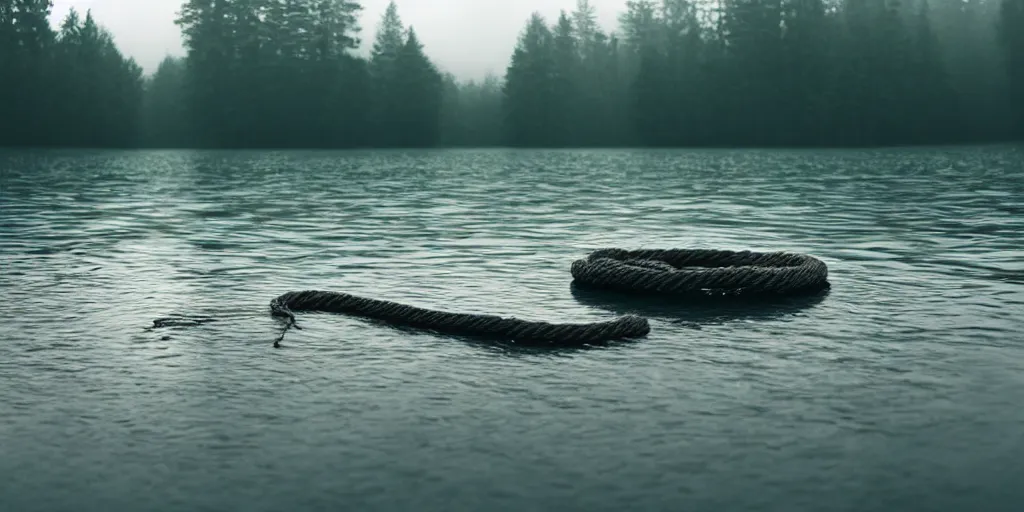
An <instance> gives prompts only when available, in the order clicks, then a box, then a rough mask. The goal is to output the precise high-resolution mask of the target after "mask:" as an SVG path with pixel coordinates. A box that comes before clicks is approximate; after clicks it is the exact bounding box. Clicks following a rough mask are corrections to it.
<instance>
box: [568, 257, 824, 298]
mask: <svg viewBox="0 0 1024 512" xmlns="http://www.w3.org/2000/svg"><path fill="white" fill-rule="evenodd" d="M571 272H572V276H573V278H574V279H575V281H576V282H577V283H580V284H582V285H589V286H593V287H598V288H606V289H613V290H618V291H627V292H641V293H645V294H658V293H663V294H676V295H678V294H686V295H719V296H753V295H795V294H803V293H813V292H817V291H821V290H824V289H826V288H828V287H829V282H828V267H827V266H826V265H825V263H824V262H823V261H821V260H819V259H817V258H815V257H813V256H808V255H806V254H799V253H789V252H753V251H726V250H708V249H643V250H633V251H630V250H625V249H601V250H598V251H594V252H592V253H591V254H590V255H589V256H588V257H587V258H586V259H582V260H576V261H574V262H573V264H572V267H571Z"/></svg>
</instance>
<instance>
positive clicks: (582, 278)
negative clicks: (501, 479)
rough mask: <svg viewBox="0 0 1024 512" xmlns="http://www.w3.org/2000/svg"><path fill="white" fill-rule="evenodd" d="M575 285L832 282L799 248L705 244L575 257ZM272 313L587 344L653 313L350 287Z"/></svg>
mask: <svg viewBox="0 0 1024 512" xmlns="http://www.w3.org/2000/svg"><path fill="white" fill-rule="evenodd" d="M570 270H571V273H572V276H573V278H574V279H575V283H576V284H580V285H585V286H592V287H597V288H607V289H614V290H619V291H631V292H642V293H645V294H650V295H654V294H663V293H669V294H676V295H680V294H683V295H686V294H691V295H700V296H708V295H717V296H763V295H793V294H799V293H807V292H817V291H821V290H824V289H825V288H828V286H829V283H828V281H827V278H828V268H827V267H826V265H825V263H824V262H822V261H821V260H819V259H817V258H814V257H811V256H808V255H804V254H796V253H786V252H767V253H762V252H751V251H724V250H705V249H645V250H635V251H630V250H625V249H601V250H598V251H594V252H593V253H591V254H590V255H589V256H588V257H587V258H586V259H583V260H577V261H574V262H573V264H572V267H571V269H570ZM270 311H271V314H272V315H273V316H275V317H277V318H279V319H282V320H283V321H284V324H285V325H284V328H283V329H282V331H281V335H280V336H278V338H277V339H276V340H275V341H274V347H280V342H281V341H282V340H283V339H284V335H285V334H286V333H287V332H288V329H290V328H291V327H295V328H296V329H299V328H300V327H299V326H298V324H297V323H296V320H295V313H294V312H295V311H323V312H329V313H348V314H353V315H356V316H362V317H366V318H373V319H377V320H383V321H385V322H388V323H391V324H396V325H405V326H409V327H417V328H423V329H430V330H434V331H436V332H441V333H446V334H454V335H462V336H480V337H488V338H502V339H506V340H511V341H513V342H515V343H518V344H540V345H548V346H580V345H589V344H599V343H605V342H608V341H611V340H616V339H623V338H636V337H642V336H646V335H647V333H649V332H650V325H649V324H648V321H647V319H646V318H643V317H640V316H636V315H626V316H623V317H620V318H618V319H616V320H610V321H606V322H595V323H588V324H554V323H548V322H539V321H527V320H520V319H517V318H504V317H500V316H494V315H477V314H466V313H449V312H444V311H436V310H430V309H423V308H418V307H415V306H408V305H405V304H398V303H396V302H390V301H386V300H378V299H369V298H364V297H357V296H355V295H349V294H347V293H339V292H330V291H320V290H306V291H300V292H288V293H285V294H284V295H281V296H280V297H277V298H275V299H274V300H272V301H271V302H270Z"/></svg>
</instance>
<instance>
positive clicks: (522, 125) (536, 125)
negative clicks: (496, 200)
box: [503, 13, 560, 146]
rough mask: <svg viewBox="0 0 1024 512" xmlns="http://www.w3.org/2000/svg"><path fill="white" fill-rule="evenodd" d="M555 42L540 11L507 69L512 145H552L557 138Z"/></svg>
mask: <svg viewBox="0 0 1024 512" xmlns="http://www.w3.org/2000/svg"><path fill="white" fill-rule="evenodd" d="M554 68H555V55H554V42H553V36H552V34H551V30H550V29H549V28H548V25H547V22H546V21H545V20H544V17H543V16H541V15H540V13H533V15H532V16H531V17H530V20H529V21H528V22H527V24H526V28H525V29H524V30H523V32H522V34H521V35H520V36H519V41H518V44H517V45H516V48H515V50H514V51H513V53H512V62H511V63H510V64H509V66H508V69H507V70H506V72H505V85H504V102H503V114H504V129H505V140H506V142H507V143H508V144H510V145H512V146H552V145H555V144H554V142H555V141H556V140H557V137H558V136H557V135H556V133H555V132H557V131H558V126H559V122H560V119H558V117H557V116H558V114H557V111H558V109H557V106H556V105H555V92H554V86H553V77H554V75H555V69H554Z"/></svg>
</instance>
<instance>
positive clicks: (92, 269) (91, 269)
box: [89, 267, 103, 272]
mask: <svg viewBox="0 0 1024 512" xmlns="http://www.w3.org/2000/svg"><path fill="white" fill-rule="evenodd" d="M101 268H103V267H96V268H90V269H89V272H95V271H97V270H99V269H101Z"/></svg>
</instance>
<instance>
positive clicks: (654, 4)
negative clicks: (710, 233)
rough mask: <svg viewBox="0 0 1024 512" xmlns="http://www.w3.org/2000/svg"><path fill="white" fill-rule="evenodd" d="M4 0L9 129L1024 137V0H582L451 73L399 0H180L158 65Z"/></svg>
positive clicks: (105, 35)
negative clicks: (484, 64)
mask: <svg viewBox="0 0 1024 512" xmlns="http://www.w3.org/2000/svg"><path fill="white" fill-rule="evenodd" d="M51 8H52V5H51V2H50V0H0V98H2V99H3V100H2V101H0V146H44V147H54V146H56V147H195V148H243V147H244V148H288V147H317V148H354V147H436V146H446V147H451V146H515V147H587V146H595V147H596V146H665V147H669V146H865V145H907V144H947V143H973V142H987V141H1004V140H1011V139H1017V140H1024V0H930V1H929V0H658V1H655V0H629V1H627V2H625V7H624V9H623V11H622V12H621V13H620V14H619V24H618V25H619V26H618V27H617V30H616V31H613V32H606V31H604V30H603V29H602V28H601V27H600V26H599V24H598V23H597V13H596V12H595V9H594V7H593V6H592V5H591V4H590V2H589V1H588V0H577V5H576V7H575V9H574V10H573V11H572V12H566V11H562V12H561V13H560V15H559V16H558V17H557V18H556V19H554V20H547V19H545V18H544V17H543V16H541V15H540V14H533V15H532V16H531V17H530V18H529V19H528V20H527V21H526V24H525V26H524V28H523V30H522V32H521V33H520V35H519V38H518V41H517V42H516V45H515V49H514V51H513V53H512V55H511V57H510V61H509V63H508V66H507V68H506V70H505V73H504V76H502V77H497V76H488V77H487V78H485V79H483V80H478V81H472V80H471V81H459V80H457V79H456V78H455V77H454V76H452V75H451V74H450V73H446V72H444V71H443V70H440V69H439V68H438V66H437V65H436V64H435V63H433V62H432V61H431V59H430V58H429V57H428V55H427V53H426V50H425V48H424V46H423V44H422V43H421V42H420V40H419V38H418V36H417V34H416V31H415V29H414V28H413V27H411V26H410V27H406V26H405V24H404V23H403V21H402V19H401V17H400V16H399V12H398V9H397V7H396V5H395V4H394V3H391V4H390V5H389V6H388V7H387V9H386V11H385V12H384V14H383V15H382V17H381V19H380V20H379V22H378V24H377V30H376V35H375V38H374V40H373V42H372V48H371V51H370V54H369V56H368V57H367V58H364V57H361V56H359V55H357V52H356V50H357V49H358V48H359V47H360V45H361V39H360V34H361V28H360V26H359V22H358V19H359V15H360V12H361V9H362V7H361V5H360V4H359V3H358V2H357V1H352V0H219V1H212V0H187V1H185V3H184V5H182V7H181V9H180V11H179V16H178V18H177V19H176V21H175V23H176V24H177V25H178V26H179V27H180V29H181V33H182V37H183V41H184V47H185V49H186V54H185V55H184V56H182V57H167V58H166V59H164V61H163V62H162V63H161V64H160V65H159V67H158V69H157V70H156V71H155V73H153V74H152V75H151V76H144V75H143V72H142V69H141V68H140V67H139V66H138V65H137V64H136V63H135V62H134V61H133V60H132V59H131V58H128V57H126V56H125V55H124V54H123V53H122V52H121V51H120V50H119V49H118V48H117V45H116V44H115V42H114V39H113V37H111V35H110V33H109V32H107V31H106V30H105V29H104V28H103V27H102V26H100V25H99V24H98V23H97V21H96V20H95V19H94V18H93V17H92V15H91V13H86V14H85V16H82V15H81V14H79V13H78V12H76V11H74V10H72V11H71V12H70V13H69V14H68V15H67V17H66V18H65V19H64V20H63V21H62V22H61V23H60V24H59V26H58V27H56V28H52V27H51V25H50V23H49V17H50V10H51Z"/></svg>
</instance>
